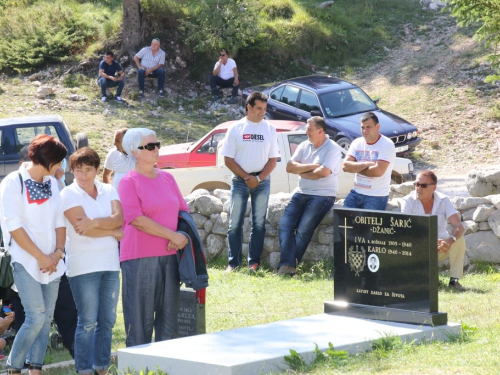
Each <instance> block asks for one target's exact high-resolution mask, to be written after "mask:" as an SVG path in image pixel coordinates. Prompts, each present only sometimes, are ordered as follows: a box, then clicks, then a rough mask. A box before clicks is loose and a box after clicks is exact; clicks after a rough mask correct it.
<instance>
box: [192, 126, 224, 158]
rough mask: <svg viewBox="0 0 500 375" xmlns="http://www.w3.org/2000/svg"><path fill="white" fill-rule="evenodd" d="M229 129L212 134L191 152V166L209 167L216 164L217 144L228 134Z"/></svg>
mask: <svg viewBox="0 0 500 375" xmlns="http://www.w3.org/2000/svg"><path fill="white" fill-rule="evenodd" d="M226 132H227V129H223V130H221V131H220V132H217V133H214V134H212V135H211V136H210V137H209V138H208V139H206V140H205V142H203V143H202V144H201V145H200V146H199V147H197V148H196V149H195V150H193V151H192V152H191V157H190V160H189V167H208V166H214V165H215V164H216V158H217V146H218V144H219V142H220V141H222V140H223V139H224V137H225V136H226Z"/></svg>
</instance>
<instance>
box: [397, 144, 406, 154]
mask: <svg viewBox="0 0 500 375" xmlns="http://www.w3.org/2000/svg"><path fill="white" fill-rule="evenodd" d="M407 150H408V145H404V146H399V147H396V153H398V152H403V151H407Z"/></svg>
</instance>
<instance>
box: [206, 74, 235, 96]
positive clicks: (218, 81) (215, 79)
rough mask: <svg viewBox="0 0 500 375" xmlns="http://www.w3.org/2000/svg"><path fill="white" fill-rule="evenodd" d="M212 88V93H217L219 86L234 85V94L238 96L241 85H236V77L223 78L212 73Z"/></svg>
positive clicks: (210, 80)
mask: <svg viewBox="0 0 500 375" xmlns="http://www.w3.org/2000/svg"><path fill="white" fill-rule="evenodd" d="M209 82H210V88H211V89H212V95H217V86H220V87H224V88H225V87H232V88H233V94H232V95H233V96H238V89H239V88H240V85H238V86H235V85H234V77H233V78H229V79H222V78H221V77H219V76H214V75H211V76H210V79H209Z"/></svg>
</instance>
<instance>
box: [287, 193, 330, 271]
mask: <svg viewBox="0 0 500 375" xmlns="http://www.w3.org/2000/svg"><path fill="white" fill-rule="evenodd" d="M334 202H335V197H323V196H320V195H308V194H302V193H295V194H294V195H293V196H292V198H291V199H290V202H289V203H288V205H287V206H286V208H285V212H284V214H283V216H282V217H281V220H280V225H279V230H278V234H279V239H280V247H281V257H280V263H279V265H278V268H279V267H281V266H292V267H297V265H298V264H299V263H300V261H301V260H302V257H303V256H304V253H305V252H306V249H307V246H308V245H309V242H310V241H311V237H312V235H313V233H314V230H315V229H316V227H317V226H318V225H319V223H320V222H321V220H323V218H324V217H325V215H326V214H327V213H328V211H329V210H330V209H331V208H332V206H333V203H334Z"/></svg>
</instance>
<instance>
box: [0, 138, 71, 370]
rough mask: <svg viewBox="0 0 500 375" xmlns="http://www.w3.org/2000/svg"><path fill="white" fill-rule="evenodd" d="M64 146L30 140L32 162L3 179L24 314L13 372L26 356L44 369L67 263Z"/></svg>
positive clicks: (6, 232) (1, 195)
mask: <svg viewBox="0 0 500 375" xmlns="http://www.w3.org/2000/svg"><path fill="white" fill-rule="evenodd" d="M66 153H67V150H66V147H65V146H64V145H63V144H62V143H61V142H60V141H58V140H56V139H55V138H54V137H52V136H50V135H46V134H42V135H38V136H36V137H35V138H34V139H33V141H32V142H31V144H30V147H29V153H28V156H29V158H30V159H31V162H30V163H28V164H23V165H21V166H20V168H19V170H18V171H17V172H12V173H10V174H9V175H8V176H7V177H5V179H4V180H3V181H2V183H1V184H0V207H1V217H2V221H1V226H2V232H3V237H4V243H5V246H6V247H7V248H8V249H9V251H10V254H11V256H12V263H11V265H12V268H13V272H14V283H15V285H16V287H17V290H18V293H19V296H20V297H21V302H22V304H23V306H24V310H25V313H26V319H25V321H24V324H23V325H22V327H21V329H20V330H19V332H17V335H16V338H15V340H14V343H13V345H12V349H11V351H10V355H9V359H8V360H7V366H8V367H9V370H8V372H9V374H20V373H21V369H22V368H23V366H24V361H25V360H26V359H27V360H28V361H29V363H30V367H29V372H30V375H39V374H41V370H42V365H43V359H44V357H45V350H46V349H47V343H48V340H49V333H50V323H51V321H52V318H53V315H54V307H55V303H56V299H57V292H58V289H59V280H60V277H61V275H63V274H64V271H65V269H66V267H65V265H64V262H63V261H62V259H63V258H64V256H65V252H64V244H65V240H66V227H65V223H64V214H63V211H62V203H61V197H60V195H59V189H58V187H57V181H56V180H55V179H54V177H52V175H53V174H54V172H55V171H56V170H57V168H59V167H60V166H61V164H62V160H63V159H64V158H65V156H66Z"/></svg>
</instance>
